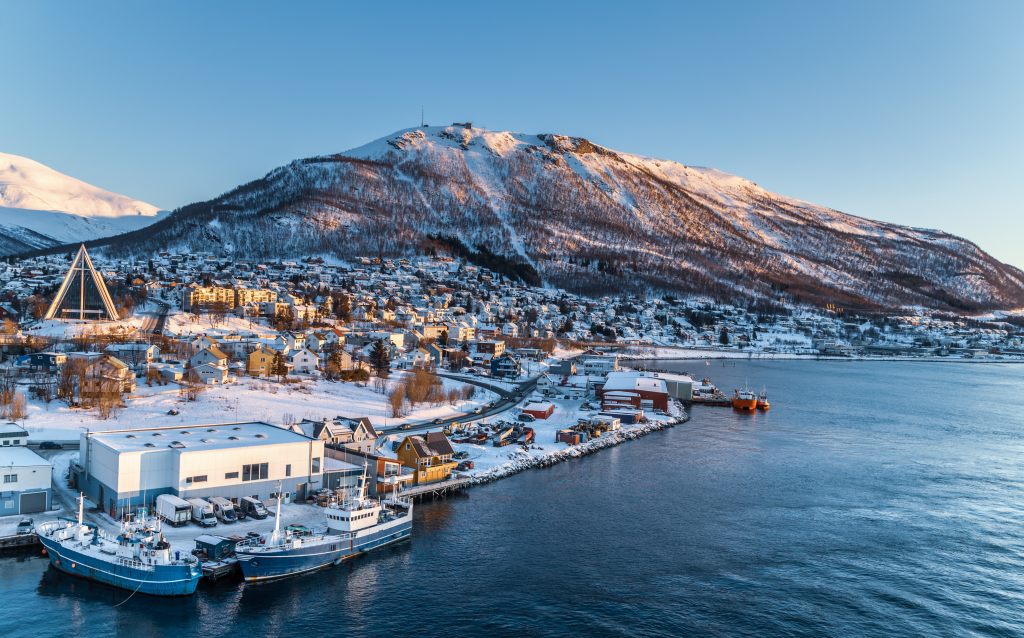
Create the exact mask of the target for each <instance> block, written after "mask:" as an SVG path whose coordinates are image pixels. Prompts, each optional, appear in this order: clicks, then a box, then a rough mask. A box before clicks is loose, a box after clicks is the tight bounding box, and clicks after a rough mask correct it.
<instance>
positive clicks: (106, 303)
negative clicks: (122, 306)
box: [44, 244, 118, 321]
mask: <svg viewBox="0 0 1024 638" xmlns="http://www.w3.org/2000/svg"><path fill="white" fill-rule="evenodd" d="M44 319H93V320H107V321H117V320H118V316H117V310H116V309H115V308H114V302H113V301H112V300H111V299H110V293H109V292H107V285H106V284H105V283H103V277H101V276H100V274H99V273H98V272H96V269H95V268H93V266H92V260H91V259H89V253H87V252H85V244H82V247H81V248H79V249H78V254H77V255H75V260H74V261H73V262H71V270H69V271H68V275H67V277H65V278H64V283H62V284H61V285H60V289H59V290H57V296H56V297H54V298H53V303H52V304H50V309H49V310H47V311H46V316H45V317H44Z"/></svg>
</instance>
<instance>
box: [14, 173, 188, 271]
mask: <svg viewBox="0 0 1024 638" xmlns="http://www.w3.org/2000/svg"><path fill="white" fill-rule="evenodd" d="M168 214H169V213H168V212H167V211H163V210H161V209H159V208H157V207H156V206H152V205H150V204H147V203H145V202H142V201H139V200H136V199H132V198H130V197H126V196H124V195H119V194H117V193H112V192H110V191H106V190H103V189H102V188H98V187H96V186H93V185H91V184H87V183H85V182H83V181H81V180H79V179H76V178H74V177H70V176H68V175H64V174H63V173H60V172H58V171H55V170H53V169H52V168H49V167H47V166H45V165H43V164H40V163H39V162H36V161H34V160H31V159H28V158H26V157H20V156H18V155H12V154H9V153H0V254H11V253H16V252H22V251H25V250H31V249H34V248H45V247H51V246H57V245H61V244H63V243H64V242H68V241H76V240H80V239H99V238H103V237H109V236H111V235H118V234H121V233H124V232H125V231H130V230H137V229H139V228H142V227H145V226H147V225H149V224H150V223H152V222H154V221H156V220H157V219H160V218H162V217H166V216H167V215H168Z"/></svg>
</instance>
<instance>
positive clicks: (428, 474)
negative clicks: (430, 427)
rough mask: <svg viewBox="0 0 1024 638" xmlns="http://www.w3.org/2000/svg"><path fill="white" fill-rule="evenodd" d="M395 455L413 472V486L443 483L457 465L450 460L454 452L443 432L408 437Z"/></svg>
mask: <svg viewBox="0 0 1024 638" xmlns="http://www.w3.org/2000/svg"><path fill="white" fill-rule="evenodd" d="M395 454H396V456H398V460H399V461H400V462H401V463H402V465H403V466H404V467H408V468H411V469H412V470H413V471H414V472H415V474H414V478H413V484H414V485H423V484H424V483H434V482H436V481H443V480H445V479H447V478H449V477H450V476H451V474H452V470H453V469H455V466H456V465H458V463H456V462H455V461H453V460H452V455H453V454H455V450H453V449H452V444H451V443H449V442H448V437H446V436H445V435H444V432H427V434H426V437H422V436H419V435H409V436H407V437H405V440H403V441H402V443H401V444H400V445H399V446H398V449H397V450H396V451H395Z"/></svg>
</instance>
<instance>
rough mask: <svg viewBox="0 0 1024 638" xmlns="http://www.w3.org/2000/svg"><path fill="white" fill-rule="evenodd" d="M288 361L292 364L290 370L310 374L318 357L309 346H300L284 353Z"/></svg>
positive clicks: (315, 365) (314, 368)
mask: <svg viewBox="0 0 1024 638" xmlns="http://www.w3.org/2000/svg"><path fill="white" fill-rule="evenodd" d="M285 356H286V358H287V359H288V363H290V364H292V371H293V372H299V373H302V374H312V373H313V372H314V371H315V370H316V367H317V364H318V363H319V362H320V357H318V356H317V355H316V353H314V352H311V351H310V350H309V348H302V349H301V350H296V351H294V352H291V353H289V354H287V355H285Z"/></svg>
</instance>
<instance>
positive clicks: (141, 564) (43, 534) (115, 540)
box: [37, 498, 203, 596]
mask: <svg viewBox="0 0 1024 638" xmlns="http://www.w3.org/2000/svg"><path fill="white" fill-rule="evenodd" d="M82 501H83V499H81V498H80V499H79V501H78V520H77V521H75V520H72V519H64V518H62V519H59V520H56V521H50V522H47V523H43V524H42V525H40V526H39V527H38V528H37V533H38V535H39V540H40V542H41V543H42V544H43V547H44V548H46V553H47V555H48V556H49V558H50V564H52V565H53V566H54V567H56V568H57V569H59V570H60V571H62V572H65V573H68V574H71V575H73V576H78V577H79V578H85V579H88V580H93V581H96V582H100V583H105V584H107V585H113V586H114V587H120V588H122V589H127V590H129V591H131V592H133V593H140V594H150V595H153V596H188V595H189V594H192V593H194V592H195V590H196V585H198V584H199V578H200V577H201V576H202V575H203V571H202V568H201V567H202V566H201V564H200V562H199V560H198V559H196V558H195V557H194V556H192V555H191V554H189V553H187V552H186V553H182V552H180V551H175V550H172V549H171V544H170V543H168V542H167V540H166V539H164V537H163V534H161V533H160V522H159V520H155V519H149V518H147V517H145V516H144V515H143V516H139V517H138V519H137V520H136V521H135V522H131V523H123V524H122V525H121V530H120V532H119V533H118V534H117V536H111V535H108V534H107V533H106V532H104V531H103V530H101V529H99V528H98V527H96V526H95V525H90V524H88V523H83V522H82Z"/></svg>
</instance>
